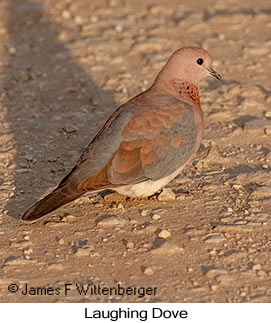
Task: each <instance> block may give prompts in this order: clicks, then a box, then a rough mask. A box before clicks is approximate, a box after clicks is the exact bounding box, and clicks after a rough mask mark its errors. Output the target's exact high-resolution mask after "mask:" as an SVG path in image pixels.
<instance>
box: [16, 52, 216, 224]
mask: <svg viewBox="0 0 271 323" xmlns="http://www.w3.org/2000/svg"><path fill="white" fill-rule="evenodd" d="M211 62H212V59H211V56H210V55H209V53H208V52H207V51H206V50H204V49H202V48H197V47H183V48H181V49H178V50H177V51H176V52H174V53H173V54H172V55H171V56H170V58H169V60H168V61H167V63H166V65H165V66H164V67H163V69H162V70H161V71H160V73H159V74H158V76H157V77H156V79H155V81H154V83H153V85H152V86H151V87H150V88H149V89H148V90H147V91H145V92H143V93H141V94H139V95H137V96H135V97H134V98H132V99H130V100H129V101H127V102H126V103H125V104H123V105H121V106H120V107H119V108H118V109H117V110H116V111H115V112H113V114H112V115H111V116H110V118H109V119H108V120H107V121H106V123H105V124H104V126H103V127H102V128H101V130H100V131H99V132H98V134H97V135H96V136H95V137H94V139H93V140H92V141H91V142H90V144H89V145H88V146H87V147H86V149H85V150H84V152H83V154H82V155H81V157H80V158H79V160H78V162H77V164H76V165H75V167H74V168H73V169H72V171H71V172H70V173H69V174H68V175H67V176H66V177H64V178H63V180H62V181H61V182H60V184H59V185H58V187H57V188H56V189H55V190H54V191H52V192H51V193H50V194H48V195H47V196H46V197H44V198H43V199H42V200H40V201H39V202H37V203H36V204H34V205H33V206H32V207H31V208H30V209H29V210H27V211H26V212H25V214H24V215H23V217H22V219H23V220H24V221H35V220H37V219H39V218H40V217H42V216H44V215H46V214H47V213H49V212H52V211H53V210H55V209H57V208H59V207H60V206H62V205H64V204H66V203H68V202H71V201H73V200H75V199H76V198H78V197H79V196H81V195H83V194H84V193H86V192H97V191H101V190H104V189H113V190H115V191H117V192H118V193H120V194H124V195H127V196H129V197H148V196H150V195H153V194H154V193H156V192H157V191H159V190H160V189H161V188H162V187H164V186H165V185H167V184H168V183H169V182H170V181H171V180H172V179H173V178H175V177H176V176H177V175H178V174H179V173H180V172H181V170H182V169H183V168H184V166H185V165H186V164H187V163H188V162H189V161H190V160H191V158H192V156H193V155H194V154H195V153H196V151H197V150H198V148H199V146H200V143H201V140H202V136H203V128H204V124H203V113H202V109H201V106H200V98H199V92H198V84H199V82H200V80H201V79H203V78H204V77H206V76H208V75H212V76H214V77H215V78H217V79H219V80H220V79H221V76H220V75H219V74H218V73H217V72H216V71H215V70H214V69H213V68H212V67H211Z"/></svg>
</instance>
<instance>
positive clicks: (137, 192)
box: [114, 165, 185, 197]
mask: <svg viewBox="0 0 271 323" xmlns="http://www.w3.org/2000/svg"><path fill="white" fill-rule="evenodd" d="M184 166H185V165H182V166H181V167H180V168H178V169H177V170H176V171H175V172H174V173H172V174H171V175H169V176H167V177H164V178H161V179H159V180H157V181H152V180H148V181H145V182H142V183H138V184H133V185H126V186H121V187H118V188H114V190H115V191H116V192H118V193H120V194H123V195H127V196H130V197H148V196H150V195H153V194H154V193H156V192H157V191H159V190H160V188H162V187H164V186H166V185H167V184H168V183H169V182H170V181H172V180H173V178H175V177H176V176H177V175H178V174H179V173H180V171H181V170H182V169H183V168H184Z"/></svg>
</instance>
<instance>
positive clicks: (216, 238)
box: [204, 234, 227, 243]
mask: <svg viewBox="0 0 271 323" xmlns="http://www.w3.org/2000/svg"><path fill="white" fill-rule="evenodd" d="M225 240H227V239H226V238H225V236H224V235H222V234H212V235H209V236H207V237H206V239H205V240H204V241H205V242H208V243H220V242H224V241H225Z"/></svg>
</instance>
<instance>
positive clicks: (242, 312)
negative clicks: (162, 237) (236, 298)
mask: <svg viewBox="0 0 271 323" xmlns="http://www.w3.org/2000/svg"><path fill="white" fill-rule="evenodd" d="M270 310H271V305H270V304H255V303H252V304H247V303H246V304H243V303H242V304H194V303H189V304H185V303H184V304H178V303H177V304H173V303H143V304H139V303H114V304H112V303H106V304H104V303H103V304H101V303H80V304H78V303H76V304H74V303H65V304H63V303H61V304H60V303H57V304H56V303H54V304H51V303H46V304H44V303H42V304H41V303H36V304H34V303H31V304H29V303H24V304H21V303H20V304H16V303H15V304H11V303H6V304H5V303H3V304H0V313H1V321H2V322H9V323H13V322H14V323H15V322H16V323H18V322H22V323H24V322H27V323H32V322H33V323H37V322H39V323H42V322H46V323H49V322H53V323H56V322H65V323H69V322H72V323H75V322H76V323H81V322H85V323H88V322H89V323H92V322H104V323H111V322H118V323H122V322H185V323H186V322H189V323H205V322H206V323H218V322H219V323H224V322H225V323H228V322H246V323H254V322H261V323H270V322H271V317H270V316H271V315H270Z"/></svg>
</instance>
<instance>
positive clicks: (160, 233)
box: [158, 230, 171, 239]
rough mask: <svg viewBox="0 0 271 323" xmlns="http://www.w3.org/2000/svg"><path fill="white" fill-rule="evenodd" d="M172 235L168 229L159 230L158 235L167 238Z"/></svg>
mask: <svg viewBox="0 0 271 323" xmlns="http://www.w3.org/2000/svg"><path fill="white" fill-rule="evenodd" d="M170 236H171V233H170V232H169V231H168V230H162V231H161V232H159V234H158V237H159V238H161V239H167V238H169V237H170Z"/></svg>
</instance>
